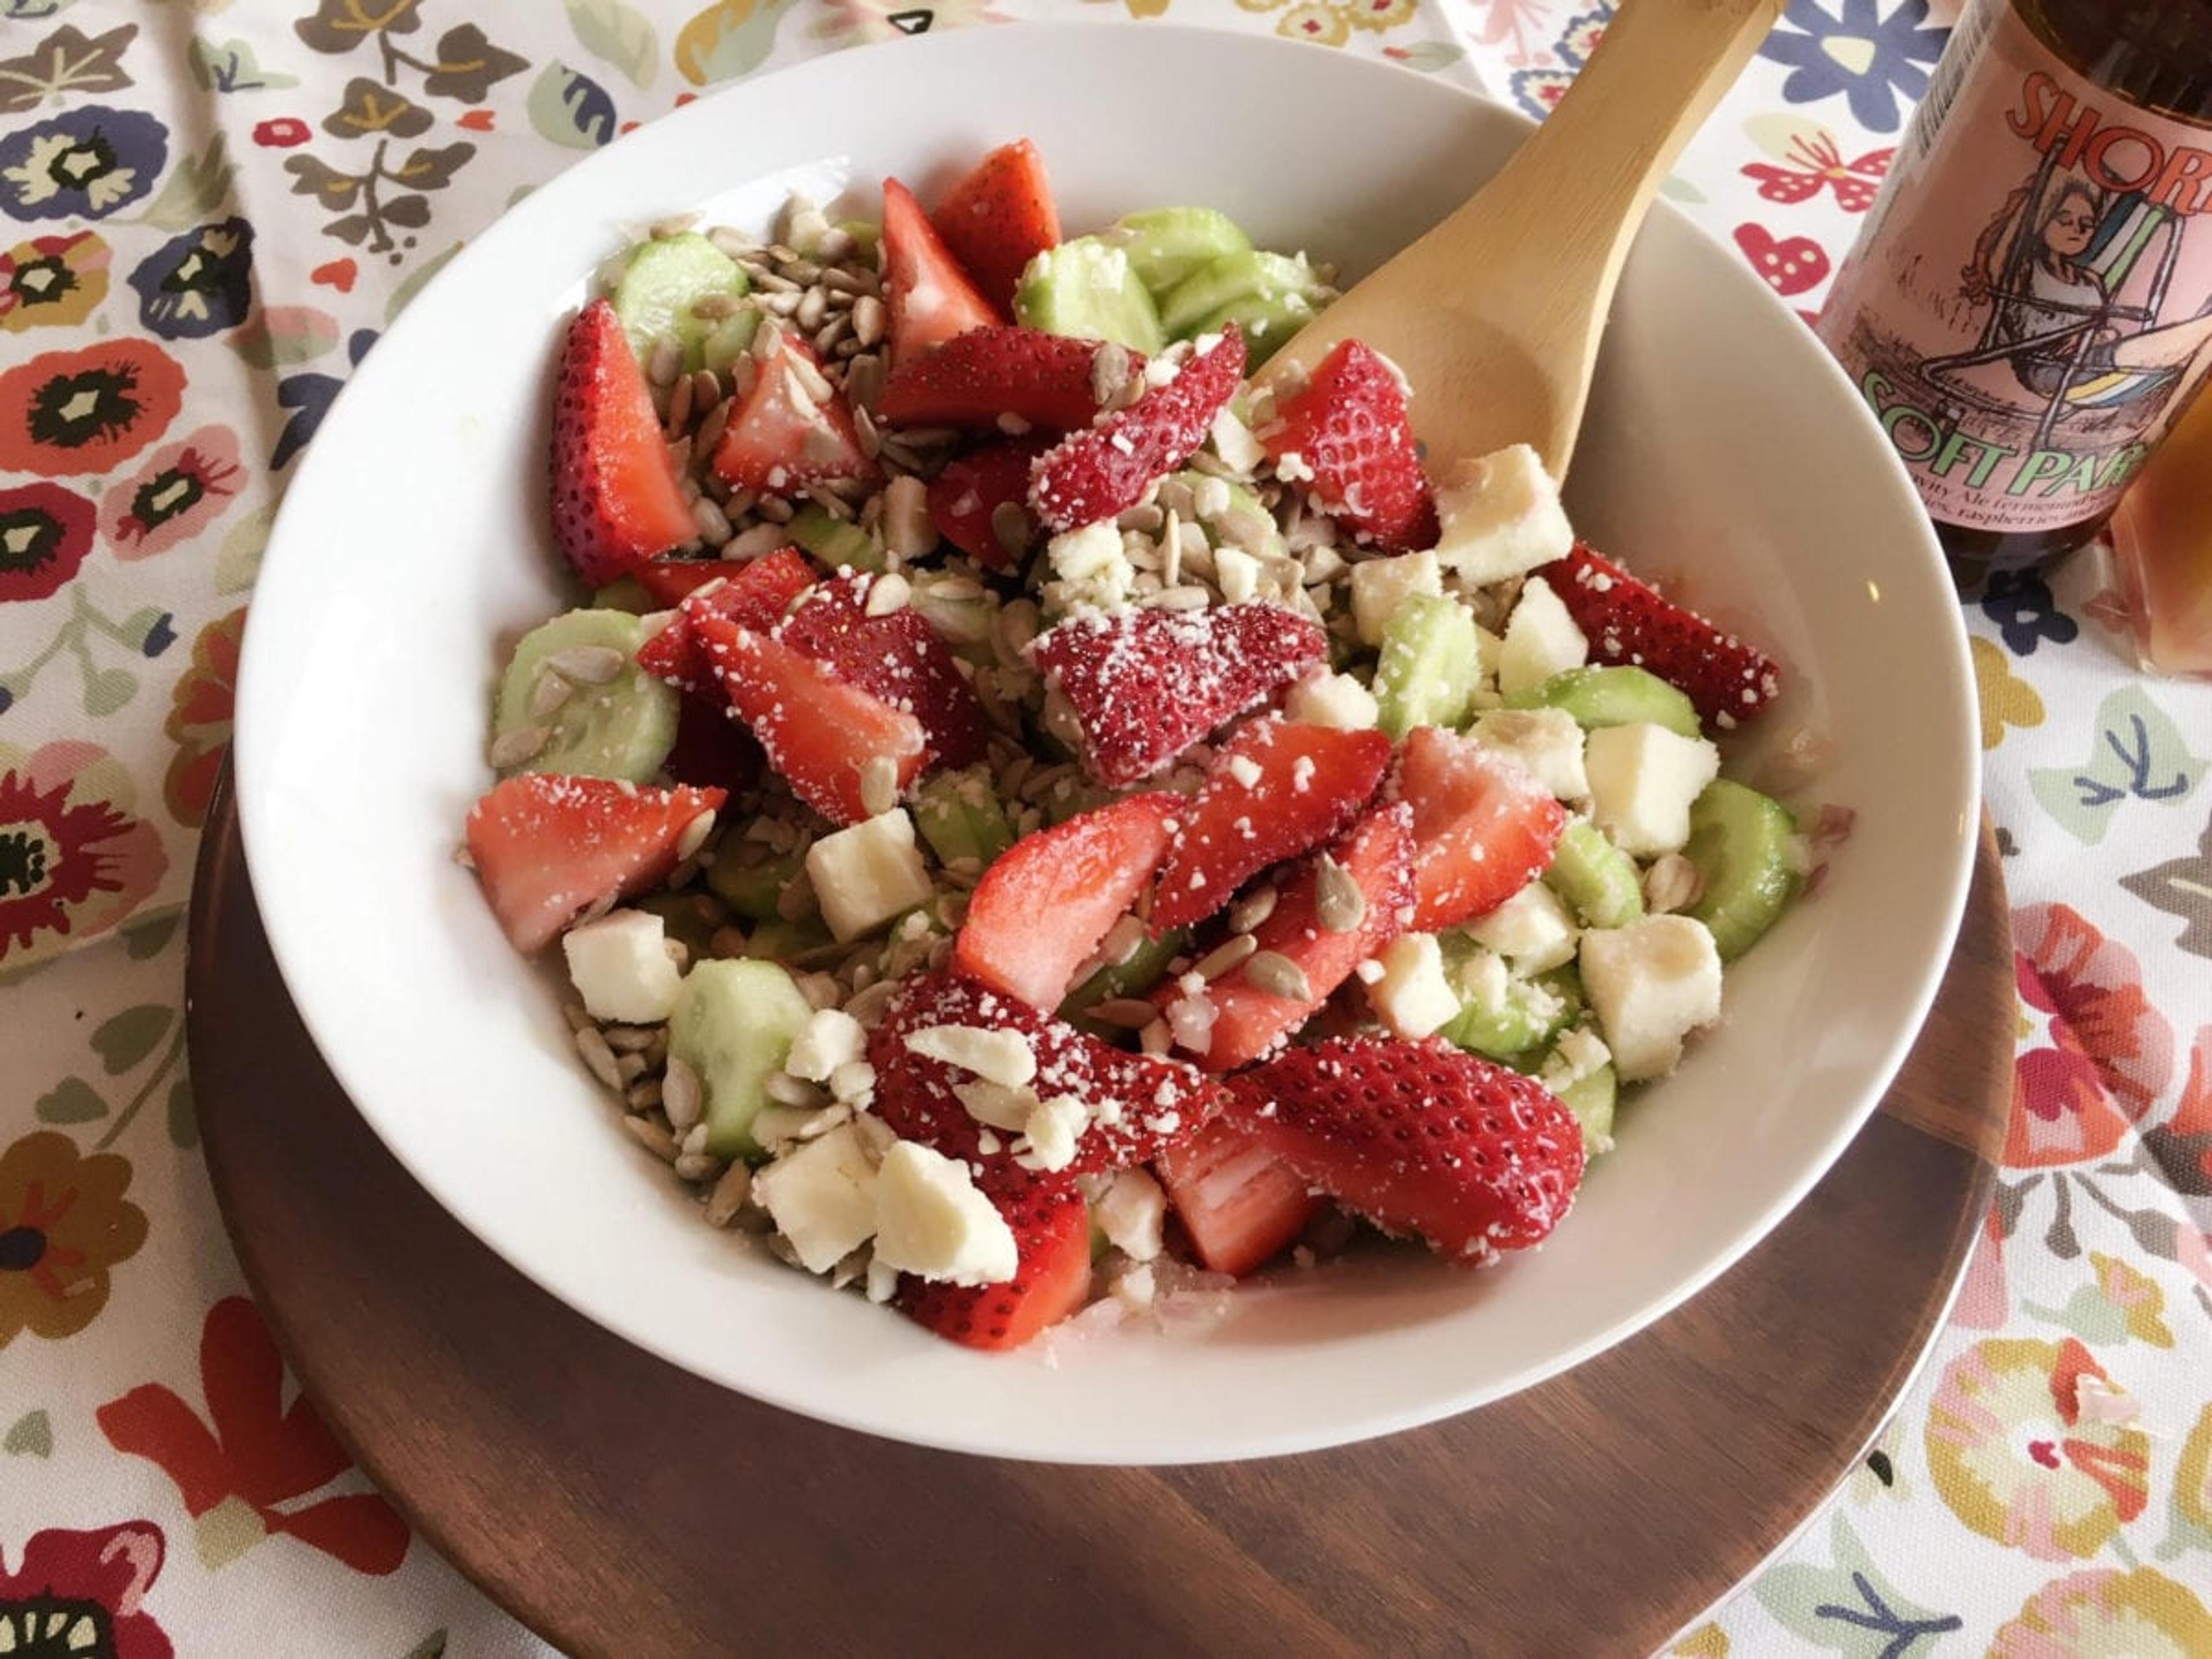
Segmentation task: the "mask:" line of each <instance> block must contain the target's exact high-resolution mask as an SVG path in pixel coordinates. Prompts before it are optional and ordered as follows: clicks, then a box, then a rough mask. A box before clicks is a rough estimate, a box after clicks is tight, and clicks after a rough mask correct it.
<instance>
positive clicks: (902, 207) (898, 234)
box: [883, 179, 1001, 368]
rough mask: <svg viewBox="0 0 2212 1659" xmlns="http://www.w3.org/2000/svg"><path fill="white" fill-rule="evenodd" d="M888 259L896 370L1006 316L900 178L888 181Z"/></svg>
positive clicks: (887, 300) (885, 254)
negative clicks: (980, 287)
mask: <svg viewBox="0 0 2212 1659" xmlns="http://www.w3.org/2000/svg"><path fill="white" fill-rule="evenodd" d="M883 260H884V304H885V305H886V306H887V307H889V308H890V356H891V366H892V367H893V368H896V367H897V366H898V365H900V364H901V363H904V362H911V361H912V360H913V359H914V358H915V357H918V356H921V354H922V353H923V352H926V351H927V350H928V349H930V348H931V347H932V346H938V345H943V344H944V343H945V342H946V341H947V340H949V339H951V338H952V337H953V336H955V335H957V334H965V333H966V332H967V331H969V329H971V328H985V327H987V326H989V325H991V324H993V323H995V322H998V321H1000V320H1001V319H1000V315H999V313H998V312H997V310H996V309H995V308H994V307H993V306H992V304H991V302H990V301H988V300H987V299H985V298H984V297H983V296H982V295H981V294H978V293H977V292H976V291H975V283H973V282H972V281H970V280H969V276H968V273H967V272H966V271H964V270H962V269H961V268H960V262H959V261H958V260H957V259H956V258H953V257H952V252H951V249H950V248H948V247H946V246H945V240H944V239H943V238H942V237H940V236H939V235H938V234H937V231H936V229H935V228H934V227H933V226H932V225H931V224H930V222H929V216H928V215H927V214H926V213H924V212H923V211H922V210H921V203H919V202H917V201H915V199H914V192H913V191H910V190H908V188H907V187H906V186H905V185H902V184H901V183H899V181H898V180H897V179H884V248H883Z"/></svg>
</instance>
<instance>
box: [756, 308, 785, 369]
mask: <svg viewBox="0 0 2212 1659" xmlns="http://www.w3.org/2000/svg"><path fill="white" fill-rule="evenodd" d="M782 351H783V325H782V324H781V323H779V322H777V321H776V320H775V318H773V317H768V318H763V319H762V321H761V325H760V326H759V327H758V328H757V329H756V330H755V331H753V343H752V346H751V349H750V355H751V356H752V360H753V361H754V362H757V363H767V362H775V359H776V358H777V357H778V356H781V353H782Z"/></svg>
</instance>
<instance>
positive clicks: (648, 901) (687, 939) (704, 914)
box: [623, 888, 729, 962]
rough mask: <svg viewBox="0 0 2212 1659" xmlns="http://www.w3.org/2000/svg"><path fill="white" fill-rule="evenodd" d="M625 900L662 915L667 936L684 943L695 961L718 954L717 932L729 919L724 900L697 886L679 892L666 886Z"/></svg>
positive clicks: (636, 907) (661, 923) (652, 913)
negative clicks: (711, 895)
mask: <svg viewBox="0 0 2212 1659" xmlns="http://www.w3.org/2000/svg"><path fill="white" fill-rule="evenodd" d="M623 902H624V903H626V904H628V905H629V906H630V907H631V908H633V909H637V910H642V911H644V912H645V913H646V914H647V915H655V916H659V918H660V925H661V927H663V928H664V929H665V930H666V933H667V937H669V938H670V939H675V940H677V941H678V942H679V943H681V944H682V945H683V946H684V949H685V950H687V951H690V953H691V959H692V960H693V961H694V962H697V961H699V960H701V959H702V957H708V956H712V955H713V954H714V935H715V934H716V933H720V931H721V929H722V927H724V926H725V924H726V923H727V921H728V920H729V918H728V916H727V915H726V914H725V913H724V911H723V909H722V907H721V906H720V904H717V903H716V902H714V899H712V898H711V897H709V896H708V895H707V894H705V893H702V892H699V891H697V890H696V889H686V890H684V891H681V892H675V891H671V890H668V889H665V888H664V889H662V890H660V891H659V892H657V893H647V894H644V895H643V896H640V897H637V898H634V899H625V900H624V901H623Z"/></svg>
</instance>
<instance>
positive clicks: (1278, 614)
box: [1030, 604, 1328, 788]
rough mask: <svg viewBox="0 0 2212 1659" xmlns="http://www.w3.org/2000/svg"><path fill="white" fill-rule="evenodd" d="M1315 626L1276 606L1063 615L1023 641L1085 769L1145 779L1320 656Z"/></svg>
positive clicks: (1324, 639) (1106, 776) (1322, 638)
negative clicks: (1073, 730)
mask: <svg viewBox="0 0 2212 1659" xmlns="http://www.w3.org/2000/svg"><path fill="white" fill-rule="evenodd" d="M1030 653H1031V656H1032V658H1033V659H1034V660H1035V662H1036V665H1037V668H1038V670H1039V671H1041V672H1042V674H1043V675H1044V677H1045V681H1046V684H1048V686H1049V687H1050V688H1051V690H1054V692H1056V693H1057V694H1058V695H1059V696H1060V698H1061V699H1062V700H1063V701H1064V702H1066V706H1067V708H1068V710H1069V712H1070V713H1072V714H1073V715H1074V717H1075V720H1076V724H1077V725H1078V726H1080V727H1081V728H1082V733H1083V750H1084V760H1085V764H1086V765H1087V766H1088V767H1089V768H1090V770H1091V776H1093V777H1094V778H1096V779H1097V780H1098V781H1099V782H1101V783H1103V784H1107V785H1109V786H1111V787H1116V788H1118V787H1121V786H1122V785H1124V784H1130V783H1135V782H1137V781H1139V779H1143V778H1148V777H1150V776H1152V774H1153V773H1155V772H1157V771H1158V770H1159V769H1161V768H1162V767H1164V766H1165V765H1167V764H1168V763H1170V762H1171V761H1173V760H1174V759H1175V757H1176V756H1178V755H1180V754H1182V751H1183V750H1186V749H1188V747H1189V746H1190V745H1191V744H1194V743H1195V742H1197V741H1198V740H1199V739H1200V738H1202V737H1204V736H1205V735H1206V733H1207V732H1211V731H1212V730H1213V728H1214V727H1216V726H1219V725H1220V724H1221V723H1222V722H1223V721H1225V720H1234V719H1235V718H1236V717H1237V715H1239V714H1243V712H1244V711H1245V710H1246V709H1248V708H1251V707H1253V706H1254V705H1255V703H1258V702H1262V701H1263V700H1265V699H1266V698H1267V697H1269V696H1273V694H1274V693H1275V692H1276V691H1278V690H1280V689H1281V688H1282V687H1284V686H1285V685H1287V684H1290V683H1291V681H1292V680H1295V679H1297V678H1299V676H1301V675H1302V674H1304V672H1305V671H1306V669H1307V668H1308V667H1309V666H1310V665H1312V664H1314V663H1317V662H1319V661H1321V660H1322V658H1323V657H1325V656H1326V655H1327V654H1328V636H1327V635H1324V634H1323V633H1322V630H1321V628H1320V626H1319V624H1317V623H1314V622H1312V621H1310V620H1309V619H1308V618H1306V617H1299V616H1294V615H1293V614H1291V612H1290V611H1285V610H1282V609H1280V608H1279V607H1278V606H1275V605H1263V604H1250V605H1215V606H1213V607H1212V608H1211V609H1209V610H1205V611H1119V612H1116V613H1115V615H1113V616H1110V617H1109V616H1101V615H1098V614H1097V613H1095V612H1092V613H1086V614H1082V615H1078V616H1074V617H1069V618H1068V619H1067V620H1066V622H1063V623H1060V624H1059V625H1058V626H1056V627H1054V628H1053V629H1049V630H1048V631H1047V632H1046V633H1045V634H1043V635H1041V636H1039V638H1038V639H1037V640H1036V642H1035V644H1034V645H1032V646H1031V647H1030Z"/></svg>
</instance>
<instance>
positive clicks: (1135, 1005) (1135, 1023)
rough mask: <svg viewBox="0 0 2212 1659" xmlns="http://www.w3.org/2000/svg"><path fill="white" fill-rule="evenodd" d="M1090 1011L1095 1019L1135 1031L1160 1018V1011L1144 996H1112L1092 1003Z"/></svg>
mask: <svg viewBox="0 0 2212 1659" xmlns="http://www.w3.org/2000/svg"><path fill="white" fill-rule="evenodd" d="M1090 1012H1091V1018H1093V1019H1095V1020H1098V1021H1101V1022H1103V1024H1108V1025H1118V1026H1120V1027H1121V1029H1122V1030H1125V1031H1134V1030H1139V1029H1140V1028H1141V1027H1143V1026H1146V1025H1148V1024H1151V1023H1152V1021H1153V1020H1155V1019H1157V1018H1159V1012H1160V1011H1159V1010H1158V1008H1155V1007H1154V1006H1152V1004H1151V1003H1149V1002H1147V1001H1146V1000H1144V999H1143V998H1142V997H1111V998H1109V999H1108V1000H1106V1001H1104V1002H1101V1003H1096V1004H1094V1005H1092V1006H1091V1011H1090Z"/></svg>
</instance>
